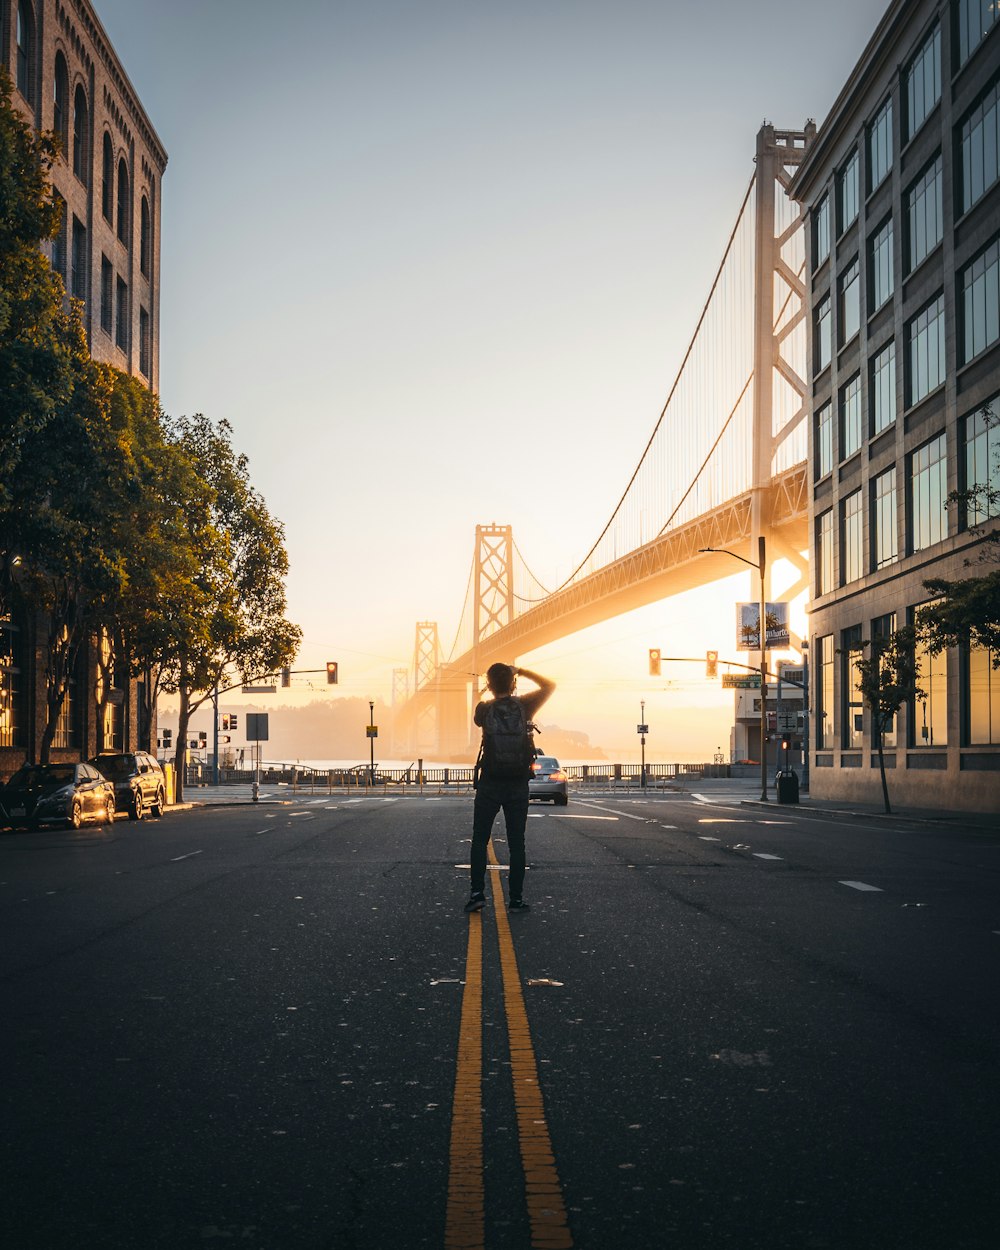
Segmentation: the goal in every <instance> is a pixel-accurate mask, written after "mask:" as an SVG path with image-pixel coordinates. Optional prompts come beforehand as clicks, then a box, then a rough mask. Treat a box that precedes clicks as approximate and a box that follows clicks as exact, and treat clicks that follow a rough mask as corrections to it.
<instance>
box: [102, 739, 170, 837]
mask: <svg viewBox="0 0 1000 1250" xmlns="http://www.w3.org/2000/svg"><path fill="white" fill-rule="evenodd" d="M90 762H91V764H93V766H94V767H95V768H97V769H99V770H100V772H102V773H103V774H104V776H105V777H107V779H108V781H110V782H111V783H112V784H113V785H114V788H115V802H116V803H117V804H118V810H119V811H121V812H128V818H129V820H142V818H143V816H145V814H146V812H147V811H149V812H152V813H153V815H154V816H162V815H163V809H164V808H165V807H166V803H167V799H166V795H167V785H166V782H165V781H164V779H163V769H162V768H161V767H160V765H159V763H158V762H157V761H156V760H155V759H153V757H152V756H151V755H147V754H146V752H145V751H126V752H124V753H120V754H112V753H111V752H108V753H106V754H104V755H96V756H94V758H93V759H92V760H91V761H90Z"/></svg>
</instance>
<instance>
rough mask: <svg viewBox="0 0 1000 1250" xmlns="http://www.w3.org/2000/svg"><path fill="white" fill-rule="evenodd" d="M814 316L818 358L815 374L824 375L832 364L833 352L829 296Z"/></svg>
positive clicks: (814, 336) (820, 303)
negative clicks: (824, 371)
mask: <svg viewBox="0 0 1000 1250" xmlns="http://www.w3.org/2000/svg"><path fill="white" fill-rule="evenodd" d="M813 315H814V318H815V322H814V326H813V329H814V334H813V343H814V351H815V356H816V359H815V361H814V368H813V372H814V373H822V372H823V370H824V369H825V368H826V367H827V365H828V364H829V363H830V356H831V353H832V350H833V342H832V339H831V329H830V297H829V295H827V296H825V297H824V298H823V299H821V300H820V302H819V303H818V304H817V305H816V312H815V313H814V314H813Z"/></svg>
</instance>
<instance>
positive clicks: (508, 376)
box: [94, 0, 882, 761]
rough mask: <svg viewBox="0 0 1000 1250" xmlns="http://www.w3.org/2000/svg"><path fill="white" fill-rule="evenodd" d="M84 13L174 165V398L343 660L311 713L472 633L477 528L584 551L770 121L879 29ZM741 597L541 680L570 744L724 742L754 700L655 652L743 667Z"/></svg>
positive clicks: (370, 692) (747, 593)
mask: <svg viewBox="0 0 1000 1250" xmlns="http://www.w3.org/2000/svg"><path fill="white" fill-rule="evenodd" d="M94 3H95V7H96V10H97V13H98V16H99V17H100V19H101V22H102V24H103V25H104V27H105V30H106V31H107V33H108V35H109V37H110V38H111V41H112V43H113V44H114V46H115V48H116V50H117V52H118V55H119V57H120V59H121V61H122V63H123V65H124V67H125V69H126V72H127V73H128V76H129V78H130V79H131V81H132V83H133V85H134V86H135V88H136V90H137V92H138V94H139V97H140V99H141V100H142V103H143V105H144V107H145V109H146V112H147V114H148V116H149V117H150V120H151V121H152V123H153V126H154V128H155V129H156V131H157V133H158V134H159V136H160V138H161V140H162V141H163V143H164V145H165V146H166V149H167V152H168V154H169V164H168V166H167V170H166V174H165V177H164V182H163V206H162V221H161V229H162V250H161V308H160V313H161V331H160V393H161V398H162V401H163V404H164V407H165V409H166V410H167V412H169V413H171V414H174V415H180V414H183V413H193V412H204V413H206V414H207V415H208V416H210V417H211V418H212V419H214V420H220V419H222V418H223V417H225V418H226V419H228V420H229V421H230V422H231V423H232V426H233V429H234V443H235V445H236V447H237V448H238V450H240V451H243V452H245V453H246V454H247V455H248V457H249V460H250V472H251V477H252V479H253V481H254V483H255V485H256V486H257V487H258V489H259V490H260V491H261V492H262V493H263V495H264V497H265V499H266V501H267V503H268V506H269V508H270V510H271V512H272V513H273V514H274V515H275V516H276V517H278V518H279V519H280V520H281V521H282V522H283V524H284V526H285V531H286V539H287V546H288V552H289V557H290V560H291V573H290V576H289V579H288V583H287V588H288V615H289V617H290V619H292V620H294V621H295V622H297V623H298V624H299V625H300V626H301V627H302V630H303V635H304V644H303V647H302V650H301V652H300V655H299V658H298V660H297V662H296V667H297V668H300V669H314V668H322V667H323V666H324V665H325V663H326V661H327V660H331V659H334V660H337V661H338V663H339V665H340V685H339V686H338V687H337V688H336V689H333V688H331V689H330V690H328V689H327V687H326V686H325V685H323V684H322V679H320V678H317V679H313V680H314V682H315V683H316V684H314V685H312V686H310V685H308V684H306V683H307V681H308V680H309V679H306V678H297V679H296V683H295V689H294V693H295V696H296V697H297V698H299V699H301V700H305V699H308V698H316V697H326V696H327V694H332V695H336V696H344V695H354V696H359V697H363V698H365V699H368V698H376V699H381V700H386V701H387V700H388V699H389V697H390V693H391V680H392V670H393V669H394V668H399V667H406V666H410V665H411V664H412V659H413V647H414V630H415V625H416V622H417V621H437V622H438V625H439V630H440V635H441V639H442V644H443V646H444V647H445V649H447V648H448V647H449V646H450V644H451V640H452V638H453V636H454V633H455V630H456V628H457V626H458V621H459V616H460V613H461V608H462V603H463V599H464V595H465V588H466V583H467V580H468V575H469V570H470V566H471V562H472V558H473V551H474V543H475V527H476V525H477V524H481V523H492V522H496V523H498V524H510V525H512V526H513V530H514V538H515V541H516V543H517V546H518V548H519V549H520V550H521V552H523V554H524V556H525V559H526V560H527V562H528V564H529V565H530V566H531V568H532V570H533V571H534V572H535V573H536V574H537V575H538V576H539V578H540V579H541V580H542V582H543V583H545V584H548V585H557V584H559V583H560V582H562V581H563V579H564V578H565V577H566V576H567V574H568V573H569V572H570V571H571V570H572V569H573V568H575V567H576V565H577V563H578V562H579V560H580V559H581V557H582V556H583V555H584V554H585V553H586V552H587V551H588V550H589V548H590V546H591V543H592V542H593V540H594V538H596V536H597V534H598V533H599V532H600V530H601V528H602V527H603V525H604V522H605V521H606V520H607V518H608V516H609V515H610V513H611V511H612V509H613V507H614V505H615V503H616V502H617V500H618V497H619V496H620V494H621V492H622V490H623V488H624V486H625V483H626V482H627V480H628V477H629V475H630V474H631V472H632V469H633V468H634V467H635V464H636V462H637V460H638V458H639V456H640V454H641V451H642V448H643V447H644V446H645V443H646V441H647V439H648V437H649V434H650V432H651V430H652V428H653V425H654V423H655V421H656V418H657V417H658V415H659V413H660V410H661V408H662V406H663V402H664V399H665V397H666V395H667V392H668V391H669V388H670V384H671V382H672V381H673V378H674V375H675V374H676V371H677V369H678V367H679V365H680V362H681V359H682V357H683V354H684V351H685V349H686V347H687V344H688V342H689V340H690V337H691V334H692V332H693V329H694V326H695V322H696V319H697V316H698V314H699V312H700V310H701V308H702V305H703V303H704V301H705V298H706V296H707V293H708V289H709V286H710V283H711V281H712V277H713V276H714V273H715V270H716V268H717V266H718V263H719V261H720V260H721V257H722V254H723V250H724V248H725V243H726V239H727V237H728V235H729V232H730V230H731V229H732V226H733V224H734V222H735V220H736V216H737V212H738V209H739V205H740V202H741V199H742V196H743V194H744V192H745V190H746V186H747V183H748V181H749V179H750V176H751V174H752V172H753V153H754V143H755V136H756V133H757V130H758V129H759V127H760V125H761V124H762V122H763V121H764V119H765V118H766V119H767V120H768V121H771V122H773V123H774V124H775V125H776V126H777V127H778V128H779V129H781V128H787V129H801V128H802V127H803V126H804V124H805V122H806V120H807V119H808V118H814V119H815V120H816V121H817V122H818V123H822V120H823V118H824V117H825V115H826V113H827V111H828V110H829V108H830V106H831V105H832V103H833V101H834V100H835V98H836V96H837V95H838V93H839V91H840V89H841V87H842V85H843V83H844V81H845V80H846V78H847V77H848V75H849V74H850V72H851V70H852V68H853V67H854V65H855V63H856V62H857V60H858V58H859V56H860V55H861V53H862V51H863V49H864V47H865V45H866V43H867V42H868V39H869V38H870V36H871V34H872V33H873V31H874V29H875V26H876V24H877V21H878V19H879V17H880V16H881V12H882V6H881V5H880V4H876V5H874V6H873V5H872V4H871V3H870V0H840V2H839V3H838V4H836V5H833V4H830V3H829V0H796V2H795V3H787V2H786V3H785V4H779V3H777V2H776V0H755V3H753V4H747V3H746V0H716V3H714V4H712V5H706V4H703V3H696V2H694V0H691V2H689V0H659V3H652V2H648V0H614V2H613V3H612V2H611V0H604V2H603V3H590V2H588V0H536V2H534V3H528V2H526V0H505V2H504V3H503V4H500V3H493V4H485V3H478V2H477V0H446V2H445V0H427V2H421V0H408V2H398V3H393V2H391V0H365V2H362V0H355V2H352V3H338V2H337V0H293V3H290V4H287V5H284V6H277V5H274V4H272V3H268V4H264V3H261V2H259V0H198V2H197V3H196V2H195V0H174V2H173V3H171V4H169V5H164V4H162V3H161V2H160V0H94ZM796 49H800V51H796ZM750 580H751V579H750V575H749V573H746V574H737V575H735V576H734V577H733V578H731V579H727V580H726V581H724V582H718V583H716V584H715V585H714V586H713V587H711V588H709V589H706V590H704V591H700V592H693V593H691V594H689V595H685V596H679V597H677V598H675V599H672V600H669V601H667V602H665V603H663V604H659V605H655V606H653V607H651V608H647V609H643V610H642V611H641V612H638V613H632V614H630V615H629V616H627V617H620V618H618V619H617V620H615V621H612V622H608V623H606V624H605V625H603V626H600V627H595V628H594V629H591V630H587V631H585V632H583V633H580V634H577V635H574V636H572V637H570V638H567V639H564V640H563V641H562V642H560V643H559V644H554V645H552V646H549V647H547V648H546V649H545V650H544V651H541V652H538V653H536V654H534V655H525V656H521V657H518V659H519V662H520V663H522V664H523V665H525V666H526V667H529V668H530V667H535V668H537V669H538V670H539V671H544V672H546V673H547V674H549V675H551V676H552V677H554V678H555V679H556V680H557V681H558V682H559V685H560V689H559V691H558V692H557V695H556V696H555V698H554V700H553V703H552V704H551V705H550V707H551V719H552V720H553V722H554V723H558V724H560V725H561V726H562V727H564V728H567V729H574V730H578V731H582V732H585V733H588V734H590V736H591V739H592V740H593V741H595V742H599V743H600V744H601V745H603V746H605V747H606V748H608V749H611V750H613V751H615V753H616V754H619V755H622V756H623V758H624V752H625V751H626V750H628V751H629V752H633V753H634V751H635V749H636V743H635V739H634V736H635V723H636V721H637V720H638V712H639V704H640V700H641V699H646V700H647V708H646V713H645V716H646V719H647V720H648V721H650V739H649V746H648V752H650V753H652V754H651V755H650V754H647V758H657V759H662V760H665V761H669V760H673V759H684V758H702V757H704V756H705V754H706V752H711V751H714V749H715V748H716V746H717V745H721V746H722V747H723V749H728V727H729V724H730V723H731V719H732V709H733V703H732V696H731V695H730V694H728V693H727V694H725V695H723V694H722V692H721V690H720V689H719V687H718V685H715V686H713V687H708V686H707V684H706V682H705V681H704V677H703V671H701V670H699V669H698V668H697V667H692V666H675V667H674V668H673V669H672V670H671V672H670V675H669V677H668V678H667V679H665V680H664V681H662V682H658V683H651V682H650V681H649V679H648V677H647V675H646V669H647V650H648V648H649V647H653V646H660V647H662V648H663V650H664V652H665V653H670V654H683V655H688V654H690V655H701V654H703V652H704V651H705V649H706V647H710V646H714V647H717V648H718V649H719V650H720V652H721V654H722V655H723V656H724V657H725V656H728V655H730V653H731V652H732V645H731V637H732V626H731V621H732V619H733V607H732V605H733V603H734V602H735V601H736V600H737V599H749V598H753V597H754V595H755V593H756V592H755V590H754V589H753V588H751V585H750ZM723 622H724V624H723ZM793 623H794V622H793ZM512 658H514V657H512ZM732 658H737V657H736V656H735V654H733V655H732ZM362 745H363V744H362ZM692 753H693V754H692Z"/></svg>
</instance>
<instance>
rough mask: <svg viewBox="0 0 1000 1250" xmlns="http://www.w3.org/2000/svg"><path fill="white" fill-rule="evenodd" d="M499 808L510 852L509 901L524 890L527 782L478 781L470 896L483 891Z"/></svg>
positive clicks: (473, 825)
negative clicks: (490, 843)
mask: <svg viewBox="0 0 1000 1250" xmlns="http://www.w3.org/2000/svg"><path fill="white" fill-rule="evenodd" d="M501 808H503V818H504V823H505V824H506V826H507V847H508V849H509V851H510V897H511V898H520V897H521V891H522V889H523V888H524V826H525V824H526V823H527V820H528V783H527V781H490V780H487V778H485V777H480V779H479V788H478V789H477V790H476V802H475V806H474V807H473V809H472V856H471V859H472V892H473V894H475V893H476V892H477V891H482V892H483V893H485V891H486V848H487V846H488V845H489V841H490V835H491V833H492V832H493V822H494V820H496V816H497V812H499V811H500V809H501Z"/></svg>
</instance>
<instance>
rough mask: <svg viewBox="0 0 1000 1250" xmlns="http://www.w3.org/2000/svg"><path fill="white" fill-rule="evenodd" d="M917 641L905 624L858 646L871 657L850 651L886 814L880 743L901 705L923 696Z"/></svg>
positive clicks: (911, 627)
mask: <svg viewBox="0 0 1000 1250" xmlns="http://www.w3.org/2000/svg"><path fill="white" fill-rule="evenodd" d="M916 642H917V632H916V630H915V629H914V627H913V626H912V625H904V626H902V627H901V628H900V629H897V630H896V631H895V632H894V633H891V634H887V635H884V636H880V637H876V638H874V639H873V640H872V641H871V642H870V643H869V642H868V641H864V642H861V643H859V644H858V649H859V650H863V649H864V648H865V647H868V646H871V655H870V656H862V655H859V654H858V653H857V651H856V650H854V649H852V660H853V664H854V670H855V672H856V673H857V681H858V690H859V692H860V694H861V697H862V699H863V700H864V702H865V704H866V705H867V707H868V709H869V711H870V712H871V723H872V734H873V736H874V738H875V745H876V747H877V749H878V767H879V773H880V775H881V778H882V799H883V802H884V803H885V810H886V811H887V812H891V811H892V808H891V807H890V805H889V786H888V783H887V781H886V776H885V755H884V754H883V741H884V738H885V731H886V729H888V727H889V725H890V724H891V723H892V719H893V717H894V716H895V715H896V714H897V712H898V711H899V709H900V708H901V707H902V706H903V704H904V703H906V702H908V701H909V700H911V699H918V698H921V697H922V695H923V691H922V690H921V689H920V687H919V686H918V684H917V659H916Z"/></svg>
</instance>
